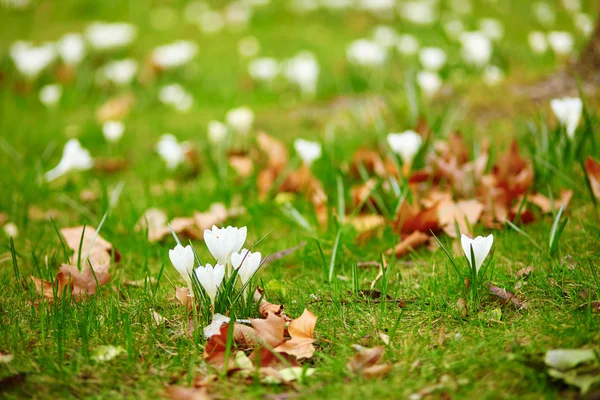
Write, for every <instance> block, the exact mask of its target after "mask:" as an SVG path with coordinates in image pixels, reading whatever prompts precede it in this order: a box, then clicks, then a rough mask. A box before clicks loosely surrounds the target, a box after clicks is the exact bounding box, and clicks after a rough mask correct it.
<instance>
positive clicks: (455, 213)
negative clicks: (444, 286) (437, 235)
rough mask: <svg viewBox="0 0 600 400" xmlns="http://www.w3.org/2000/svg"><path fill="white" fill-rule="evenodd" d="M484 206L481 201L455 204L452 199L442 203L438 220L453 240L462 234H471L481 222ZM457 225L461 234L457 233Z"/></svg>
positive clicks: (439, 207)
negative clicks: (473, 228) (474, 227)
mask: <svg viewBox="0 0 600 400" xmlns="http://www.w3.org/2000/svg"><path fill="white" fill-rule="evenodd" d="M483 208H484V207H483V204H482V203H481V202H480V201H479V200H475V199H472V200H461V201H458V202H456V203H455V202H454V201H453V200H451V199H448V200H446V201H441V202H440V203H439V204H438V206H437V210H438V218H439V221H440V225H441V226H443V227H444V232H445V233H446V234H447V235H448V236H450V237H453V238H456V237H458V236H460V234H461V233H464V234H469V233H471V231H472V227H473V226H474V225H475V224H476V223H477V222H478V221H479V218H480V217H481V214H482V213H483ZM456 225H458V229H460V232H456Z"/></svg>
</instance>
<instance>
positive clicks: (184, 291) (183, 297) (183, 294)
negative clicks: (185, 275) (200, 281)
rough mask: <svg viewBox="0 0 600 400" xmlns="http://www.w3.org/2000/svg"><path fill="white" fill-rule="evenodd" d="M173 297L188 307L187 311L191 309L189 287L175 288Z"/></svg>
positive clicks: (191, 302) (191, 301)
mask: <svg viewBox="0 0 600 400" xmlns="http://www.w3.org/2000/svg"><path fill="white" fill-rule="evenodd" d="M175 297H176V298H177V300H179V302H180V303H181V305H182V306H184V307H185V308H187V309H188V311H189V310H191V309H192V304H193V303H194V301H193V300H192V296H191V294H190V289H189V288H186V287H178V288H175Z"/></svg>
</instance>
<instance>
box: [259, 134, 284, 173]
mask: <svg viewBox="0 0 600 400" xmlns="http://www.w3.org/2000/svg"><path fill="white" fill-rule="evenodd" d="M256 142H257V144H258V148H259V149H260V150H261V151H262V152H263V153H265V154H266V156H267V165H268V167H269V168H271V169H273V170H275V171H276V172H277V173H278V172H281V171H282V170H283V169H284V168H285V167H286V165H287V162H288V152H287V149H286V148H285V146H284V145H283V143H281V142H280V141H278V140H276V139H274V138H273V137H271V136H269V135H267V134H266V133H264V132H259V133H258V135H256Z"/></svg>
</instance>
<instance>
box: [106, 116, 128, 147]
mask: <svg viewBox="0 0 600 400" xmlns="http://www.w3.org/2000/svg"><path fill="white" fill-rule="evenodd" d="M123 132H125V125H123V123H122V122H121V121H106V122H105V123H104V124H103V125H102V134H103V135H104V139H106V141H107V142H111V143H116V142H118V141H119V140H121V137H122V136H123Z"/></svg>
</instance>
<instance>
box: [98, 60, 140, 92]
mask: <svg viewBox="0 0 600 400" xmlns="http://www.w3.org/2000/svg"><path fill="white" fill-rule="evenodd" d="M102 70H103V72H104V76H105V77H106V79H108V80H109V81H111V82H112V83H114V84H115V85H123V86H124V85H129V84H130V83H131V81H132V80H133V78H134V77H135V74H136V73H137V70H138V64H137V62H136V61H135V60H132V59H125V60H117V61H111V62H109V63H107V64H106V65H105V66H104V67H103V68H102Z"/></svg>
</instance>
